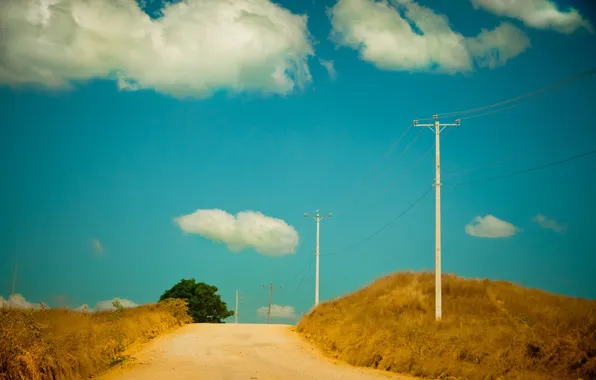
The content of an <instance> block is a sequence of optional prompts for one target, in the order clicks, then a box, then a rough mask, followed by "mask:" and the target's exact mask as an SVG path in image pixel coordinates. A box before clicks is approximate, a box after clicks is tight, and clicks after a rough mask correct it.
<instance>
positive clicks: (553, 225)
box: [532, 214, 567, 232]
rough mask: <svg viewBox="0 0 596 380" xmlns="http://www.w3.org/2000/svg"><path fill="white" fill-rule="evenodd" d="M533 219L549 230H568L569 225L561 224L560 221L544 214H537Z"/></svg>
mask: <svg viewBox="0 0 596 380" xmlns="http://www.w3.org/2000/svg"><path fill="white" fill-rule="evenodd" d="M532 220H533V221H534V222H536V223H538V224H539V225H540V227H542V228H545V229H548V230H553V231H555V232H565V231H566V230H567V225H565V224H559V222H557V221H556V220H554V219H548V218H547V217H546V216H544V215H542V214H538V215H536V216H535V217H534V219H532Z"/></svg>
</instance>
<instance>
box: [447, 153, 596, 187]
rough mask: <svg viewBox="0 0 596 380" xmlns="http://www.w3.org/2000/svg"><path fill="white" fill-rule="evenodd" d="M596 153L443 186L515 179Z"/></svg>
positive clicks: (582, 154)
mask: <svg viewBox="0 0 596 380" xmlns="http://www.w3.org/2000/svg"><path fill="white" fill-rule="evenodd" d="M594 153H596V149H594V150H591V151H589V152H585V153H581V154H578V155H575V156H572V157H568V158H564V159H562V160H558V161H554V162H549V163H547V164H544V165H540V166H535V167H532V168H528V169H524V170H520V171H517V172H513V173H508V174H501V175H498V176H494V177H488V178H483V179H479V180H475V181H466V182H459V183H454V184H447V185H443V186H447V187H458V186H464V185H471V184H475V183H481V182H489V181H493V180H496V179H501V178H507V177H513V176H516V175H520V174H525V173H530V172H533V171H537V170H541V169H545V168H548V167H551V166H555V165H560V164H563V163H566V162H569V161H573V160H577V159H580V158H583V157H586V156H589V155H591V154H594Z"/></svg>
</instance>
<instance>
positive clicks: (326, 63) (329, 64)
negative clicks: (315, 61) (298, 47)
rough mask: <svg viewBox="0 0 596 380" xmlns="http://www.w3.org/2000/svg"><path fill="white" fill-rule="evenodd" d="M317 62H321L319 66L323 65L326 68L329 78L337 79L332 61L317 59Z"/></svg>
mask: <svg viewBox="0 0 596 380" xmlns="http://www.w3.org/2000/svg"><path fill="white" fill-rule="evenodd" d="M319 63H320V64H321V66H323V67H324V68H325V70H327V74H329V78H331V80H336V79H337V71H335V66H333V61H328V60H325V59H319Z"/></svg>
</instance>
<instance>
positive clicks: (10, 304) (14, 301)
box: [0, 294, 49, 310]
mask: <svg viewBox="0 0 596 380" xmlns="http://www.w3.org/2000/svg"><path fill="white" fill-rule="evenodd" d="M0 307H7V308H13V309H34V310H40V309H41V308H42V307H43V308H44V309H48V308H49V307H48V305H46V304H44V303H43V302H38V303H31V302H29V301H27V300H26V299H25V297H23V296H22V295H21V294H12V295H11V296H10V297H8V300H7V299H5V298H4V297H0Z"/></svg>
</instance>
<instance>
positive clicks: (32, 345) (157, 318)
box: [0, 299, 190, 380]
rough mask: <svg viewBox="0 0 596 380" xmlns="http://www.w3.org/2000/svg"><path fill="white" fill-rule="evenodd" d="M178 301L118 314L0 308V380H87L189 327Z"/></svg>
mask: <svg viewBox="0 0 596 380" xmlns="http://www.w3.org/2000/svg"><path fill="white" fill-rule="evenodd" d="M189 322H190V317H189V316H188V314H187V305H186V303H185V302H184V301H182V300H173V299H171V300H166V301H163V302H159V303H157V304H151V305H144V306H140V307H136V308H131V309H125V310H123V311H113V312H109V311H108V312H100V313H81V312H76V311H70V310H65V309H49V310H42V311H32V310H17V309H7V308H2V309H0V379H3V380H4V379H15V380H16V379H18V380H21V379H22V380H25V379H27V380H41V379H75V378H89V377H90V376H92V375H96V374H98V373H99V372H101V371H103V370H105V369H107V368H109V367H110V366H112V365H114V364H117V363H119V362H121V361H122V360H124V359H125V357H124V354H123V353H124V350H125V349H126V348H127V347H129V346H130V345H132V344H135V343H140V342H144V341H148V340H149V339H152V338H154V337H155V336H157V335H159V334H161V333H163V332H166V331H169V330H171V329H173V328H175V327H177V326H180V325H182V324H184V323H189Z"/></svg>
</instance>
